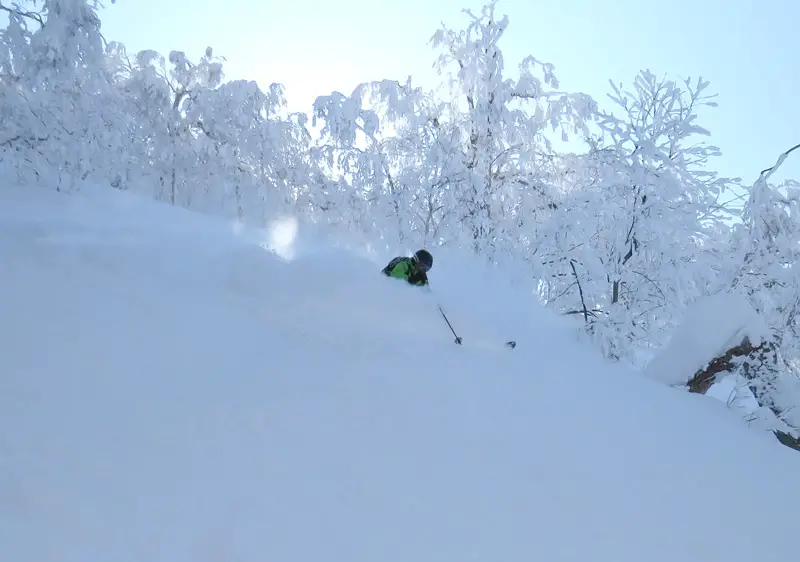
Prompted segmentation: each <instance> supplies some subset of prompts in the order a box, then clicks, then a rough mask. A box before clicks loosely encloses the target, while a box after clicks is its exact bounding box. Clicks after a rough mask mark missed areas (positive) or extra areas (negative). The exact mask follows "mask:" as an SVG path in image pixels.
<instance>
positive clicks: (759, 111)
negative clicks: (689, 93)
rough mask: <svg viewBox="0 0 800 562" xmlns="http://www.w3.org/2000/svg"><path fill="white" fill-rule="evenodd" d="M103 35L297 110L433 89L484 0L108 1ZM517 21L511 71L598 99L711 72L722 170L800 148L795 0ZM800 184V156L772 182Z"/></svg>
mask: <svg viewBox="0 0 800 562" xmlns="http://www.w3.org/2000/svg"><path fill="white" fill-rule="evenodd" d="M106 5H107V7H106V9H104V10H102V11H101V13H100V16H101V19H102V21H103V33H104V35H105V36H106V38H107V39H109V40H117V41H121V42H123V43H125V45H126V46H127V47H128V49H129V51H130V52H135V51H138V50H141V49H154V50H157V51H159V52H161V53H163V54H165V55H166V54H167V53H168V52H169V51H170V50H172V49H177V50H183V51H185V52H186V53H187V54H188V55H189V56H190V57H191V58H192V59H193V60H197V59H198V58H199V57H200V56H201V55H202V53H203V51H204V49H205V47H206V46H211V47H213V48H214V50H215V53H216V54H217V55H220V56H224V57H225V58H226V59H227V63H226V65H225V67H224V68H225V70H226V75H227V78H229V79H235V78H247V79H252V80H256V81H257V82H258V83H259V84H260V85H261V86H262V87H266V86H267V85H268V84H270V83H272V82H280V83H282V84H284V86H286V89H287V92H286V93H287V97H288V99H289V103H290V106H291V108H292V109H295V110H304V111H308V110H310V107H311V103H312V102H313V100H314V98H315V97H316V96H318V95H325V94H329V93H330V92H331V91H332V90H339V91H342V92H344V93H350V92H351V91H352V89H353V88H354V87H355V86H356V85H357V84H358V83H360V82H364V81H368V80H377V79H383V78H390V79H399V80H404V79H405V78H406V77H407V76H408V75H411V76H413V78H414V80H415V81H416V82H418V83H420V84H421V85H428V84H432V80H433V79H434V74H433V70H432V68H431V65H432V63H433V60H434V56H435V54H434V52H433V51H432V50H431V48H430V46H429V45H428V40H429V39H430V37H431V35H432V34H433V33H434V32H435V31H436V29H438V27H439V26H440V25H441V23H442V22H445V23H447V24H448V25H451V26H452V25H458V26H460V25H462V24H463V22H465V21H466V20H465V19H463V18H464V16H462V15H461V14H460V10H461V9H462V8H472V9H473V10H474V11H476V12H479V11H480V7H481V6H482V5H483V2H482V1H475V0H336V1H324V0H285V1H284V0H281V1H278V0H237V1H235V2H233V1H230V0H225V1H222V0H192V1H189V0H118V1H117V3H116V4H114V5H112V4H110V2H109V1H108V0H106ZM497 12H498V14H499V15H501V14H503V13H507V14H508V15H509V18H510V26H509V29H508V31H507V33H506V35H505V36H504V39H503V42H502V44H501V46H502V48H503V52H504V56H505V61H506V71H507V72H515V69H516V64H517V63H518V62H519V61H520V60H521V59H522V58H523V57H524V56H526V55H528V54H531V55H533V56H535V57H537V58H538V59H540V60H544V61H548V62H551V63H553V64H554V65H555V67H556V74H557V76H558V77H559V79H560V81H561V88H562V89H564V90H569V91H582V92H586V93H588V94H590V95H592V96H594V97H595V98H596V99H598V100H601V101H603V99H604V98H605V95H606V93H607V92H608V91H609V88H608V80H609V79H613V80H614V81H616V82H619V81H623V82H625V83H630V81H631V80H632V78H633V77H634V76H635V75H636V73H637V72H638V71H639V70H640V69H644V68H649V69H651V70H652V71H653V72H655V73H656V74H668V75H669V76H671V77H685V76H692V77H695V78H696V77H697V76H698V75H702V76H703V77H704V78H705V79H707V80H710V82H711V86H710V90H713V91H714V92H717V93H718V94H719V98H718V100H717V101H718V103H719V104H720V106H719V107H718V108H716V109H709V110H706V111H704V113H703V114H701V116H702V123H703V124H704V125H705V126H706V127H707V128H709V129H711V132H712V141H713V142H714V143H715V144H716V145H717V146H719V147H720V148H721V149H722V151H723V156H722V158H720V159H718V163H717V166H716V167H717V169H718V170H719V171H720V172H721V173H724V174H728V175H739V176H741V177H742V178H743V179H744V180H745V181H746V182H747V183H751V182H752V181H754V180H755V178H756V177H757V175H758V172H759V171H760V170H761V169H762V168H766V167H768V166H771V165H772V164H773V163H774V162H775V159H776V158H777V157H778V155H779V154H780V153H781V152H783V151H784V150H786V149H787V148H789V147H790V146H792V145H794V144H797V143H800V56H798V49H797V39H796V37H797V33H798V28H800V0H670V1H668V2H663V1H656V0H605V1H602V0H500V2H499V4H498V8H497ZM784 177H794V178H797V179H800V154H794V155H793V156H792V158H790V159H789V160H787V162H786V164H785V165H784V167H783V168H781V173H780V174H778V175H776V176H774V178H775V179H781V178H784Z"/></svg>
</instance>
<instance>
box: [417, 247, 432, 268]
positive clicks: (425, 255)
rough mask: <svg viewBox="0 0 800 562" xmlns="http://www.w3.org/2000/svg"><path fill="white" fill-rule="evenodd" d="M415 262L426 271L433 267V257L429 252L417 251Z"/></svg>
mask: <svg viewBox="0 0 800 562" xmlns="http://www.w3.org/2000/svg"><path fill="white" fill-rule="evenodd" d="M414 261H416V262H417V263H419V264H421V265H422V266H423V268H424V269H425V271H428V270H429V269H430V268H432V267H433V256H432V255H431V253H430V252H429V251H428V250H417V251H416V252H414Z"/></svg>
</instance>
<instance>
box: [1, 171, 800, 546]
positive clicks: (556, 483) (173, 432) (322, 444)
mask: <svg viewBox="0 0 800 562" xmlns="http://www.w3.org/2000/svg"><path fill="white" fill-rule="evenodd" d="M287 225H288V226H287ZM271 232H272V233H273V234H274V233H276V232H277V233H278V235H277V238H279V240H278V243H277V244H273V245H277V246H279V248H278V249H279V250H280V251H279V252H277V253H276V252H272V251H269V250H267V249H265V247H266V246H269V245H270V243H269V240H270V230H269V229H267V230H266V231H265V232H264V233H261V232H258V231H251V230H243V229H235V228H233V227H232V226H231V225H230V224H227V223H225V222H224V221H219V220H214V219H211V218H208V217H202V216H199V215H195V214H192V213H190V212H188V211H184V210H179V209H175V208H171V207H168V206H166V205H160V204H157V203H153V202H149V201H143V200H139V199H136V198H134V197H131V196H128V195H127V194H125V193H120V192H114V191H110V190H109V191H108V192H102V191H100V192H93V191H87V192H84V193H76V194H63V193H57V192H54V191H43V190H40V189H35V188H26V189H23V188H20V187H16V186H11V185H2V186H0V360H2V367H0V559H2V560H3V561H7V562H62V561H63V562H128V561H130V562H144V561H147V562H184V561H186V562H188V561H192V562H205V561H208V562H218V561H223V560H224V561H240V562H249V561H275V562H278V561H280V562H323V561H341V562H362V561H363V562H377V561H380V562H394V561H396V562H411V561H413V562H445V561H446V562H454V561H459V562H468V561H476V562H477V561H481V562H484V561H490V560H491V561H503V562H511V561H523V560H525V561H531V560H541V561H547V562H642V561H647V562H715V561H720V562H723V561H724V562H739V561H741V562H752V561H753V560H763V561H775V562H778V561H783V560H793V559H796V557H797V529H798V521H800V513H798V506H800V487H798V486H797V474H799V473H800V455H798V453H797V452H795V451H791V450H790V449H788V448H786V447H783V446H781V445H780V444H779V443H778V442H777V441H776V440H775V439H774V437H773V436H772V435H771V434H769V433H768V432H764V431H758V430H755V429H751V428H748V427H746V425H745V424H744V423H743V422H742V421H741V420H740V419H739V417H738V416H737V414H736V413H735V412H732V411H731V410H728V409H726V408H725V406H724V405H723V404H721V403H720V402H718V401H717V400H714V399H711V398H708V397H703V396H696V395H690V394H687V393H685V392H682V391H679V390H677V389H673V388H669V387H665V386H664V385H662V384H659V383H657V382H654V381H652V380H649V379H648V378H646V377H644V376H642V374H641V373H636V372H630V371H626V370H623V369H621V368H618V367H614V366H610V365H608V364H606V363H603V362H602V361H601V360H600V359H599V358H597V357H595V356H594V354H593V353H592V352H590V351H589V350H588V348H587V349H584V348H583V347H581V344H579V343H577V342H575V341H573V338H571V337H570V335H569V334H570V333H571V332H570V328H569V325H568V324H565V323H562V322H561V321H560V319H557V318H554V317H552V316H551V313H549V312H547V311H545V310H544V309H542V308H541V307H539V306H536V305H534V304H532V301H531V299H529V298H527V297H526V295H524V294H522V293H520V292H518V291H516V290H514V289H512V288H510V287H508V286H507V285H506V284H504V283H503V281H502V279H503V277H502V273H501V272H489V271H485V270H483V269H482V266H480V265H477V264H476V263H475V262H472V261H469V260H468V259H466V258H464V257H459V256H456V255H448V254H446V253H443V252H440V251H437V252H436V263H435V265H434V269H433V270H432V272H431V279H432V285H433V289H434V292H433V293H432V294H426V293H424V292H422V291H420V290H418V289H416V288H412V287H408V286H406V285H404V284H403V283H402V282H397V281H393V280H389V279H386V278H384V277H383V276H381V275H379V273H378V272H379V271H380V268H381V267H382V266H383V265H384V263H385V262H386V261H388V259H390V258H391V257H393V256H391V255H380V256H370V255H367V254H364V255H360V256H359V255H356V253H355V252H353V251H352V250H343V249H338V250H337V249H334V248H325V247H323V246H316V247H314V246H312V245H310V244H307V245H304V244H303V243H302V240H303V227H302V225H300V226H298V225H294V226H291V222H289V223H282V224H281V225H279V226H277V227H276V228H275V229H272V231H271ZM295 236H297V238H296V239H295ZM293 240H295V242H296V244H295V245H293ZM436 302H441V303H442V305H443V306H444V308H445V310H446V312H447V313H448V315H449V316H450V319H451V321H452V322H453V325H454V327H455V328H456V330H458V331H460V332H461V333H460V334H459V335H461V336H462V337H463V338H464V345H463V346H457V345H455V344H454V343H453V342H452V335H451V334H450V333H449V331H448V329H447V326H446V324H445V323H444V321H443V320H442V318H441V316H440V315H439V312H438V310H437V309H436V306H435V303H436ZM510 338H514V339H516V340H517V341H518V343H519V345H518V347H517V348H516V349H515V350H514V351H508V350H506V349H504V348H503V347H502V345H501V344H502V342H503V341H505V340H506V339H510Z"/></svg>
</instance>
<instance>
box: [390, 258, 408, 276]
mask: <svg viewBox="0 0 800 562" xmlns="http://www.w3.org/2000/svg"><path fill="white" fill-rule="evenodd" d="M408 268H409V264H408V262H405V261H401V262H400V263H398V264H397V265H396V266H394V268H393V269H392V270H391V271H390V272H389V277H397V278H398V279H407V278H408Z"/></svg>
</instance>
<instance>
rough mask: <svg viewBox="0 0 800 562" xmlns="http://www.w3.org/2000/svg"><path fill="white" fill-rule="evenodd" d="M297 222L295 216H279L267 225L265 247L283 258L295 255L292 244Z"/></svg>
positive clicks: (295, 236) (287, 258)
mask: <svg viewBox="0 0 800 562" xmlns="http://www.w3.org/2000/svg"><path fill="white" fill-rule="evenodd" d="M298 228H299V226H298V223H297V219H296V218H295V217H281V218H279V219H277V220H275V221H273V222H272V223H271V224H270V225H269V229H268V239H267V246H266V247H267V249H269V250H272V251H273V252H275V253H276V254H278V255H279V256H280V257H282V258H283V259H285V260H291V259H292V258H293V257H294V255H295V250H294V244H295V240H296V239H297V231H298Z"/></svg>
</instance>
